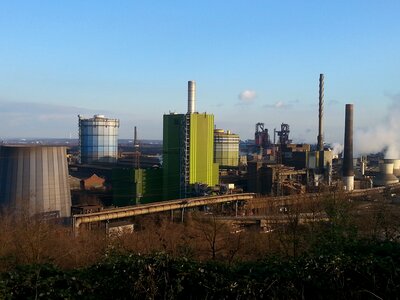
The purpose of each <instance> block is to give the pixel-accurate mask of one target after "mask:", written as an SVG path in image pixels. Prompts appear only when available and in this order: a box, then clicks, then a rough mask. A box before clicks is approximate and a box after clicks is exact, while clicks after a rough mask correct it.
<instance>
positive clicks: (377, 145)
mask: <svg viewBox="0 0 400 300" xmlns="http://www.w3.org/2000/svg"><path fill="white" fill-rule="evenodd" d="M387 96H388V97H389V98H391V99H392V100H393V104H392V105H391V106H390V107H389V112H388V114H387V116H386V118H385V121H382V122H381V123H379V124H377V125H376V126H374V127H370V128H366V129H360V130H357V131H356V132H355V137H354V148H355V149H354V150H355V152H356V153H357V154H359V155H363V154H369V153H376V152H380V151H383V152H385V158H390V159H398V158H400V134H399V133H400V118H399V115H400V94H397V95H387Z"/></svg>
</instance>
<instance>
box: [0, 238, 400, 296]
mask: <svg viewBox="0 0 400 300" xmlns="http://www.w3.org/2000/svg"><path fill="white" fill-rule="evenodd" d="M399 272H400V245H399V244H398V243H391V242H373V243H371V242H367V241H359V242H358V243H356V244H354V245H352V246H351V247H349V248H346V249H344V251H342V252H341V253H331V254H329V255H304V256H301V257H299V258H296V259H293V258H284V257H268V258H267V259H264V260H261V261H257V262H247V263H237V264H234V265H231V266H229V265H227V264H222V263H218V262H215V261H206V262H200V261H195V260H190V259H186V258H173V257H171V256H170V255H167V254H160V253H158V254H153V255H144V256H142V255H138V254H135V255H133V254H130V255H127V254H125V255H122V254H113V255H109V256H107V257H105V258H104V259H103V260H102V261H101V262H99V263H96V264H95V265H93V266H90V267H86V268H82V269H75V270H62V269H60V268H58V267H56V266H54V265H48V264H40V265H30V266H19V267H17V268H16V269H14V270H11V271H8V272H4V273H3V274H2V275H1V285H0V295H1V296H2V297H3V298H9V299H34V298H35V299H38V298H40V299H59V298H66V299H74V298H84V299H266V298H275V299H303V298H306V299H349V298H356V299H380V298H384V299H390V298H396V297H397V296H398V294H399V292H400V273H399Z"/></svg>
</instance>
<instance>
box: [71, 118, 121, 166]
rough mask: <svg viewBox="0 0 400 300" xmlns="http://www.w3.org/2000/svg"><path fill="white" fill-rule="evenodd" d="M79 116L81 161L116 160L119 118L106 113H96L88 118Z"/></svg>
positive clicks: (110, 161) (105, 161)
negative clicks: (112, 117)
mask: <svg viewBox="0 0 400 300" xmlns="http://www.w3.org/2000/svg"><path fill="white" fill-rule="evenodd" d="M78 118H79V149H80V162H81V163H82V164H90V163H96V162H101V163H114V162H116V161H117V158H118V128H119V120H117V119H109V118H106V117H105V116H104V115H94V116H93V118H88V119H86V118H83V117H82V116H80V115H79V116H78Z"/></svg>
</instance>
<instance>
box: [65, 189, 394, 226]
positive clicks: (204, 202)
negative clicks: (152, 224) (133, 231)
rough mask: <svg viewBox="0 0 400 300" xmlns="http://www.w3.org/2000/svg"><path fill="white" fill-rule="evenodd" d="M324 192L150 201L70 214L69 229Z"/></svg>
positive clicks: (283, 201) (284, 201) (359, 193)
mask: <svg viewBox="0 0 400 300" xmlns="http://www.w3.org/2000/svg"><path fill="white" fill-rule="evenodd" d="M399 191H400V183H397V184H392V185H389V186H386V187H376V188H369V189H362V190H353V191H351V192H345V193H344V195H346V196H347V197H349V198H362V197H370V196H373V195H378V194H384V193H389V194H390V193H392V192H399ZM323 195H324V193H310V194H302V195H299V194H295V195H289V196H276V197H265V196H264V197H257V195H256V194H255V193H242V194H228V195H222V196H207V197H197V198H186V199H178V200H169V201H161V202H153V203H149V204H140V205H134V206H125V207H119V208H113V209H107V210H103V211H100V212H94V213H88V214H76V215H72V225H73V230H74V231H75V232H77V231H78V230H79V228H80V226H81V225H82V224H88V223H94V222H102V221H109V220H115V219H124V218H128V217H133V216H139V215H146V214H152V213H159V212H166V211H171V212H173V211H175V210H180V211H181V212H182V216H183V213H184V211H185V210H186V209H188V208H193V207H201V206H208V205H214V204H218V203H227V202H236V203H235V204H236V215H237V207H238V202H240V201H244V202H245V203H246V205H245V207H244V209H246V206H247V208H250V209H251V208H256V209H257V208H261V207H264V208H265V207H266V206H268V205H273V206H279V205H288V204H292V203H295V202H296V201H299V200H300V201H304V202H306V201H307V200H309V199H310V198H314V199H315V198H316V197H321V196H323Z"/></svg>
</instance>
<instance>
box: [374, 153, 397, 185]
mask: <svg viewBox="0 0 400 300" xmlns="http://www.w3.org/2000/svg"><path fill="white" fill-rule="evenodd" d="M394 162H395V160H394V159H384V160H383V162H381V163H380V165H379V170H380V172H379V174H378V175H377V176H376V177H375V179H374V185H375V186H384V185H389V184H393V183H397V182H399V179H398V178H397V177H396V176H394V174H393V166H394Z"/></svg>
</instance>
